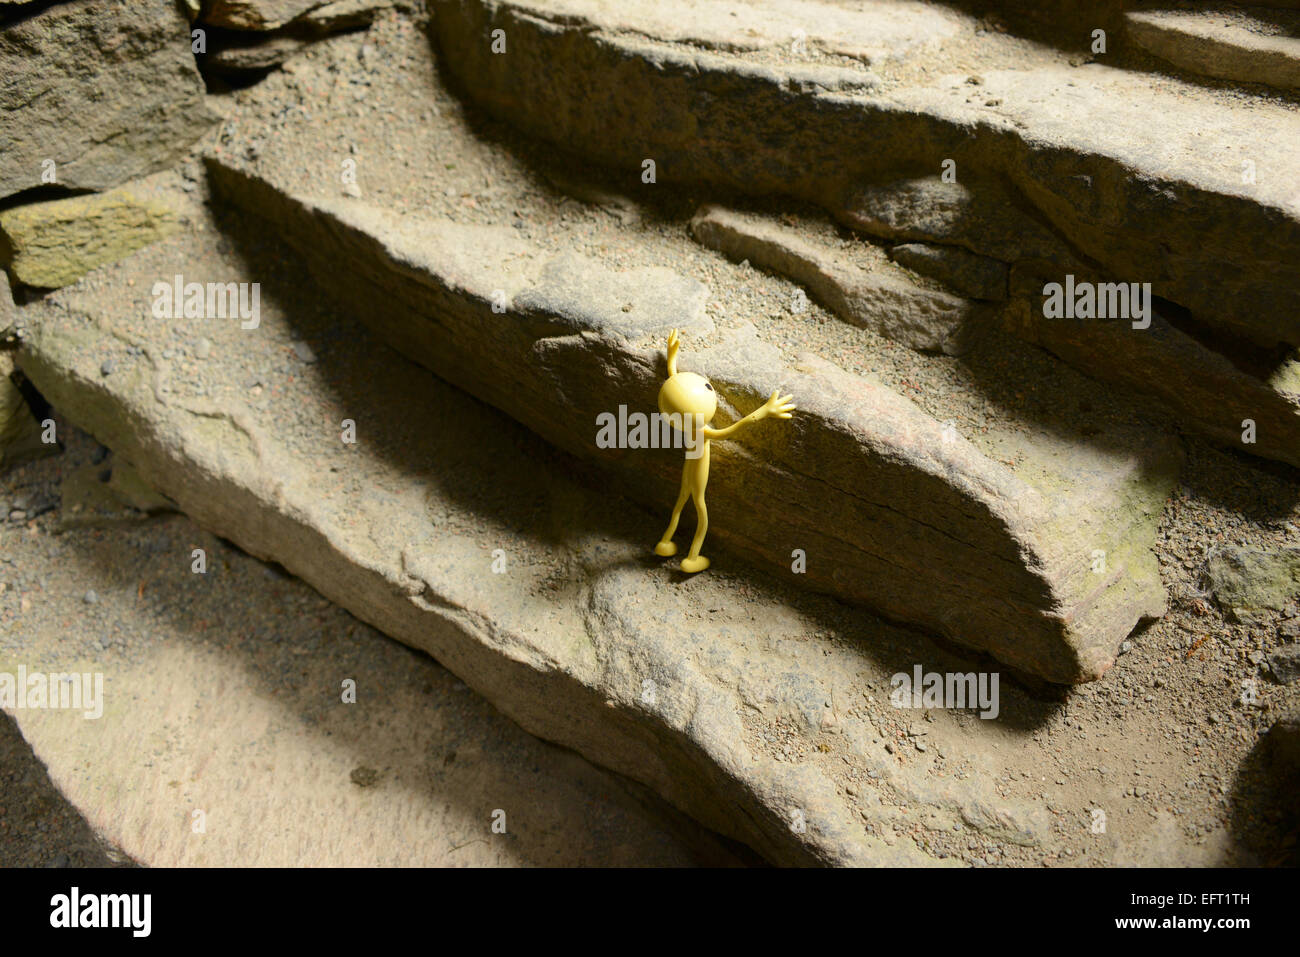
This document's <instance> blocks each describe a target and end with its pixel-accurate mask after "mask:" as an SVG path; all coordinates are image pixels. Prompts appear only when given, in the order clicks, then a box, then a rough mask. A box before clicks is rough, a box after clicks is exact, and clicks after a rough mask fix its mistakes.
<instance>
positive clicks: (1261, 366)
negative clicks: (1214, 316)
mask: <svg viewBox="0 0 1300 957" xmlns="http://www.w3.org/2000/svg"><path fill="white" fill-rule="evenodd" d="M1152 299H1153V300H1154V303H1155V307H1156V310H1157V311H1158V312H1159V314H1160V316H1161V317H1162V318H1163V319H1164V320H1165V321H1166V322H1168V323H1169V324H1170V325H1171V326H1173V327H1174V328H1175V329H1177V330H1178V331H1179V332H1181V333H1183V334H1184V335H1187V336H1190V337H1191V338H1193V339H1195V340H1196V341H1197V342H1199V343H1200V344H1201V345H1203V346H1205V348H1207V349H1209V350H1210V351H1212V352H1217V353H1218V354H1219V355H1221V356H1223V357H1224V358H1225V359H1227V360H1228V361H1229V362H1231V363H1232V364H1233V365H1234V366H1236V367H1237V368H1238V369H1240V370H1241V371H1242V372H1244V373H1246V374H1247V375H1249V376H1254V377H1255V378H1256V379H1260V380H1261V381H1262V380H1265V379H1267V378H1268V377H1269V376H1271V375H1272V374H1273V373H1274V372H1276V371H1277V369H1278V367H1279V366H1281V365H1282V363H1284V362H1286V361H1287V359H1288V358H1290V357H1291V356H1292V355H1294V353H1295V349H1294V348H1293V347H1292V346H1291V345H1289V344H1287V343H1285V342H1279V343H1278V344H1277V345H1274V346H1261V345H1257V344H1255V343H1252V342H1248V341H1246V340H1244V339H1241V338H1238V337H1236V336H1233V335H1232V334H1230V333H1228V332H1224V331H1223V330H1220V329H1216V328H1213V327H1211V326H1209V325H1207V324H1205V323H1204V322H1201V321H1200V320H1198V319H1196V317H1194V316H1193V315H1192V314H1191V312H1190V311H1189V310H1188V309H1186V308H1185V307H1183V306H1180V305H1179V304H1178V303H1176V302H1173V301H1171V300H1169V299H1161V298H1160V297H1159V296H1153V297H1152Z"/></svg>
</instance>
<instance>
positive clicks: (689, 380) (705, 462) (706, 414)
mask: <svg viewBox="0 0 1300 957" xmlns="http://www.w3.org/2000/svg"><path fill="white" fill-rule="evenodd" d="M680 348H681V340H680V339H679V338H678V336H677V330H676V329H674V330H673V331H672V333H671V334H670V335H669V336H668V379H667V381H666V382H664V384H663V387H662V388H660V390H659V411H660V412H661V413H662V414H663V415H664V416H665V417H667V419H668V421H669V422H671V423H672V426H673V428H675V429H677V430H678V431H680V432H682V433H683V435H684V436H685V438H686V464H685V465H684V466H683V467H682V488H681V491H680V492H679V493H678V494H677V504H676V505H674V506H673V517H672V520H671V521H669V523H668V528H667V529H666V530H665V531H664V535H663V538H662V539H660V540H659V544H657V545H655V554H656V555H663V556H665V557H667V556H669V555H676V554H677V546H676V545H674V544H673V540H672V539H673V534H674V533H675V532H676V531H677V522H678V520H679V519H680V518H681V517H682V508H683V507H685V505H686V499H687V498H690V499H691V500H692V501H693V502H694V503H695V515H696V519H697V521H696V526H695V537H694V538H693V539H691V550H690V552H688V553H687V555H686V557H685V558H683V559H682V571H684V572H702V571H704V569H706V568H708V567H709V560H708V559H707V558H705V557H704V556H703V555H701V554H700V547H701V546H702V545H703V544H704V535H705V533H706V532H707V531H708V530H709V510H708V509H707V508H706V507H705V505H704V489H705V486H707V485H708V484H709V443H710V442H711V441H712V440H713V439H725V438H726V437H727V436H729V435H730V434H731V433H732V432H735V431H736V430H737V429H739V428H740V427H741V426H743V425H752V424H753V423H755V422H759V421H761V420H763V419H766V418H768V417H769V416H772V417H774V418H778V419H788V418H790V415H791V413H792V412H794V407H795V406H794V401H793V397H792V396H788V395H786V396H781V395H778V394H777V393H776V392H773V393H772V396H771V398H769V399H768V400H767V401H766V402H765V403H763V405H761V406H760V407H759V408H757V409H755V410H754V411H753V412H751V413H749V415H747V416H745V417H744V418H743V419H740V420H739V421H737V422H734V423H732V424H731V425H729V426H727V427H726V428H725V429H714V428H710V427H709V422H710V421H712V419H713V414H714V413H715V412H716V411H717V410H718V394H717V393H716V392H714V391H713V386H712V385H710V384H709V380H708V379H706V378H704V376H702V375H696V374H695V373H694V372H678V371H677V351H678V349H680Z"/></svg>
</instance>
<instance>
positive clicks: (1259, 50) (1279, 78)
mask: <svg viewBox="0 0 1300 957" xmlns="http://www.w3.org/2000/svg"><path fill="white" fill-rule="evenodd" d="M1124 20H1125V32H1126V34H1127V35H1128V37H1129V39H1130V40H1132V41H1133V42H1134V43H1136V44H1137V45H1138V46H1140V47H1142V49H1144V50H1146V51H1147V52H1149V53H1152V54H1154V55H1156V56H1158V57H1160V58H1161V59H1162V60H1167V61H1168V62H1170V63H1172V64H1173V65H1174V66H1176V67H1178V68H1179V69H1182V70H1187V71H1188V72H1190V73H1195V74H1199V75H1201V76H1209V77H1215V78H1217V79H1222V80H1233V81H1235V82H1237V83H1259V84H1262V85H1264V86H1271V87H1274V88H1276V89H1279V90H1298V89H1300V11H1295V10H1293V11H1288V12H1283V11H1279V10H1263V9H1252V8H1249V7H1246V8H1243V7H1240V6H1237V5H1234V4H1225V3H1202V4H1196V5H1193V6H1192V7H1190V8H1187V7H1178V8H1176V9H1168V10H1161V9H1157V10H1130V11H1129V12H1128V13H1126V14H1124Z"/></svg>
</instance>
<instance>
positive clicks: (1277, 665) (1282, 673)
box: [1268, 645, 1300, 685]
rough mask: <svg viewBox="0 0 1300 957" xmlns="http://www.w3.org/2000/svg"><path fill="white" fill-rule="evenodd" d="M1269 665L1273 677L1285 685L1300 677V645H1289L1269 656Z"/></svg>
mask: <svg viewBox="0 0 1300 957" xmlns="http://www.w3.org/2000/svg"><path fill="white" fill-rule="evenodd" d="M1268 667H1269V670H1271V671H1272V672H1273V677H1274V678H1276V679H1277V680H1278V681H1280V682H1281V683H1282V684H1284V685H1289V684H1291V682H1293V681H1295V680H1296V679H1297V678H1300V645H1288V646H1287V647H1285V648H1280V649H1278V650H1277V651H1275V652H1273V654H1271V655H1269V656H1268Z"/></svg>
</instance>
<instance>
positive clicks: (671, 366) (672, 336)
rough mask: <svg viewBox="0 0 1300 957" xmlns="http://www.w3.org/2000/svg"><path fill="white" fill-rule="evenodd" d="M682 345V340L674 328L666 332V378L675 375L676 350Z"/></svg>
mask: <svg viewBox="0 0 1300 957" xmlns="http://www.w3.org/2000/svg"><path fill="white" fill-rule="evenodd" d="M681 347H682V340H681V339H680V338H679V337H678V335H677V330H676V329H674V330H673V331H672V332H670V333H668V378H670V379H671V378H672V377H673V376H675V375H677V350H678V349H680V348H681Z"/></svg>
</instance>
